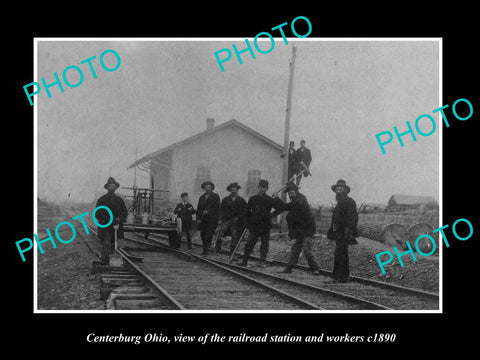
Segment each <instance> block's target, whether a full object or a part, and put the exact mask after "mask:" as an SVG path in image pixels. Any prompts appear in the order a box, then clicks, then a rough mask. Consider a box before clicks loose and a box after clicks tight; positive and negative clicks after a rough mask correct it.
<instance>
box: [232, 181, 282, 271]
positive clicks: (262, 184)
mask: <svg viewBox="0 0 480 360" xmlns="http://www.w3.org/2000/svg"><path fill="white" fill-rule="evenodd" d="M267 190H268V181H267V180H264V179H261V180H260V181H259V182H258V194H257V195H253V196H252V197H250V199H248V203H247V208H246V210H245V223H246V227H247V228H248V230H249V236H248V239H247V242H246V243H245V248H244V254H243V260H242V261H241V262H240V263H239V264H238V265H241V266H247V263H248V259H249V257H250V254H251V253H252V252H253V249H254V247H255V244H256V243H257V241H258V239H260V241H261V245H260V266H261V267H265V266H266V259H267V254H268V247H269V241H270V228H271V227H272V209H275V210H280V209H281V206H282V201H281V200H280V199H278V198H275V199H274V198H272V197H271V196H268V195H267Z"/></svg>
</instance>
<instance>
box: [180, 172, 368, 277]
mask: <svg viewBox="0 0 480 360" xmlns="http://www.w3.org/2000/svg"><path fill="white" fill-rule="evenodd" d="M268 185H269V184H268V181H267V180H264V179H262V180H260V181H259V182H258V193H257V194H256V195H253V196H251V197H250V198H249V199H248V202H247V201H245V199H244V198H243V197H242V196H240V195H239V194H238V191H239V190H240V189H241V186H240V185H239V184H238V183H236V182H234V183H231V184H230V185H228V186H227V191H229V192H230V194H229V195H228V196H226V197H224V198H223V199H222V200H221V201H220V196H219V195H218V194H217V193H215V192H213V190H215V185H214V184H213V183H212V182H211V181H205V182H203V183H202V185H201V188H202V189H203V190H204V193H203V194H202V195H201V196H200V198H199V200H198V205H197V209H196V210H195V209H194V207H193V205H192V204H191V203H190V202H189V198H188V194H187V193H183V194H181V198H182V202H180V203H179V204H178V205H177V206H176V207H175V210H174V213H175V214H176V215H177V216H178V217H180V218H181V219H182V231H183V232H184V233H185V235H186V239H187V247H188V248H189V249H191V248H192V238H191V236H192V224H193V221H192V215H193V214H197V230H199V231H200V238H201V240H202V245H203V251H202V255H208V254H209V253H210V252H211V250H210V249H212V240H213V239H214V238H215V239H216V241H215V244H213V252H220V251H221V248H222V238H223V237H224V235H225V234H226V233H227V231H230V234H231V239H232V240H231V243H230V255H231V254H232V253H233V251H234V249H235V248H236V247H237V244H238V241H239V240H241V239H240V238H241V236H242V234H243V233H244V231H245V228H247V229H248V238H247V240H246V242H245V246H244V253H243V257H242V259H241V260H240V262H238V263H237V264H238V265H240V266H247V264H248V260H249V258H250V255H251V254H252V252H253V249H254V247H255V245H256V244H257V242H258V240H260V265H259V266H260V267H265V266H267V262H266V258H267V254H268V249H269V240H270V230H271V228H272V218H274V217H276V216H277V215H279V214H281V213H282V212H288V214H287V216H286V221H287V225H288V235H289V238H290V239H294V240H295V241H294V244H293V245H292V251H291V254H290V258H289V260H288V264H287V266H286V267H285V269H283V270H282V272H283V273H291V272H292V269H293V268H294V267H295V265H296V264H297V262H298V258H299V256H300V253H301V252H302V251H303V253H304V255H305V259H306V260H307V262H308V265H309V267H310V270H311V271H312V273H313V274H314V275H319V274H320V272H319V266H318V264H317V262H316V261H315V258H314V256H313V253H312V238H313V236H314V234H315V231H316V223H315V218H314V215H313V213H312V211H311V209H310V205H309V203H308V201H307V199H306V197H305V195H303V194H302V193H300V191H299V187H298V185H297V184H295V183H294V182H289V183H287V184H286V187H285V190H284V191H283V192H284V193H287V194H288V196H289V198H290V202H283V201H282V200H281V199H280V198H279V197H277V196H275V195H273V196H269V195H267V191H268ZM331 189H332V190H333V191H334V192H335V194H336V199H337V206H336V207H335V209H334V211H333V214H332V223H331V226H330V229H329V231H328V233H327V237H328V239H330V240H335V241H336V248H335V254H334V256H335V259H334V266H333V278H334V281H336V282H346V281H348V277H349V260H348V246H349V245H352V244H356V243H357V242H356V240H355V237H356V236H357V223H358V214H357V206H356V204H355V201H354V200H353V199H352V198H350V197H349V196H348V193H349V192H350V187H349V186H348V185H347V184H346V182H345V181H344V180H338V182H337V183H336V184H335V185H333V186H332V187H331Z"/></svg>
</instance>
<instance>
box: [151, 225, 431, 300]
mask: <svg viewBox="0 0 480 360" xmlns="http://www.w3.org/2000/svg"><path fill="white" fill-rule="evenodd" d="M150 236H154V237H160V238H163V236H162V235H161V234H150ZM192 245H193V246H196V247H201V246H202V245H201V244H199V243H196V242H192ZM221 252H222V253H224V254H227V253H228V251H226V250H222V251H221ZM250 259H252V260H255V261H260V258H259V257H257V256H255V255H250ZM266 262H267V263H268V264H271V265H278V266H287V265H288V264H287V263H286V262H285V261H281V260H275V259H272V260H266ZM295 268H296V269H299V270H303V271H308V272H310V268H309V267H308V266H305V265H299V264H297V265H295ZM318 271H319V272H320V274H322V275H325V276H330V277H331V276H332V272H331V271H328V270H325V269H318ZM349 279H350V280H352V281H354V282H357V283H361V284H366V285H371V286H374V287H380V288H383V289H387V290H395V291H399V292H402V293H405V294H412V295H416V296H421V297H424V298H429V299H433V300H439V298H440V296H439V294H436V293H432V292H428V291H425V290H421V289H414V288H410V287H405V286H401V285H395V284H390V283H386V282H383V281H378V280H373V279H366V278H362V277H359V276H354V275H350V277H349Z"/></svg>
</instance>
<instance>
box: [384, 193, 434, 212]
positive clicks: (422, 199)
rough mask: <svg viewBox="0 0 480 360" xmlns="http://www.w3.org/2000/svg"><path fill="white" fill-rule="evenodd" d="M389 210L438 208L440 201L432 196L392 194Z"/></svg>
mask: <svg viewBox="0 0 480 360" xmlns="http://www.w3.org/2000/svg"><path fill="white" fill-rule="evenodd" d="M387 208H388V210H410V209H422V208H424V209H427V210H434V209H438V202H437V200H435V199H434V198H433V197H431V196H417V195H392V196H391V197H390V200H388V204H387Z"/></svg>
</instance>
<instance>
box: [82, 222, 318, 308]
mask: <svg viewBox="0 0 480 360" xmlns="http://www.w3.org/2000/svg"><path fill="white" fill-rule="evenodd" d="M89 229H90V231H91V232H92V233H94V234H96V232H95V230H94V229H93V228H92V227H91V226H89ZM126 239H128V240H130V241H136V242H138V243H141V244H143V245H148V246H150V247H152V248H154V250H130V249H118V254H119V255H120V256H121V257H122V258H123V261H124V264H125V267H126V269H128V271H126V270H125V271H124V270H122V269H119V270H116V271H117V272H123V273H122V274H121V275H120V276H119V275H118V273H117V274H115V273H112V272H111V271H110V272H108V273H104V274H102V275H101V276H102V283H106V284H107V285H108V284H111V283H110V281H113V284H112V285H113V290H112V292H111V293H110V295H109V297H108V299H107V308H109V309H127V310H129V309H142V308H146V307H147V306H148V305H150V306H151V307H150V309H160V310H164V309H169V310H305V309H308V310H323V308H322V307H320V306H317V305H315V304H313V303H310V302H308V301H306V300H304V299H301V298H299V297H297V296H295V295H291V294H289V293H287V292H285V291H283V290H281V289H277V288H274V287H272V286H270V285H268V284H265V283H262V282H259V281H258V280H256V279H254V278H252V277H249V276H248V275H245V274H240V273H238V272H236V271H235V270H232V269H228V268H227V267H224V266H222V265H219V264H215V263H214V262H211V261H209V260H207V259H203V258H201V257H200V256H195V255H192V254H186V253H182V252H179V251H175V250H173V249H170V248H168V247H167V246H165V245H162V244H158V243H156V242H155V241H152V240H150V239H146V240H145V239H144V238H143V237H142V236H137V237H136V238H128V237H126ZM84 240H85V239H84ZM90 247H91V245H90ZM139 260H141V261H139ZM133 273H134V274H135V276H136V278H135V277H134V274H133ZM139 277H140V278H141V280H139V279H138V278H139ZM125 281H126V283H125ZM115 285H116V286H115ZM146 286H147V287H148V288H149V289H150V290H152V291H151V292H149V293H148V294H144V293H145V292H148V290H147V291H144V290H143V289H145V287H146ZM105 291H108V287H107V290H105ZM132 291H133V292H132ZM152 294H155V295H156V297H157V298H155V296H152ZM104 297H105V296H104Z"/></svg>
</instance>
